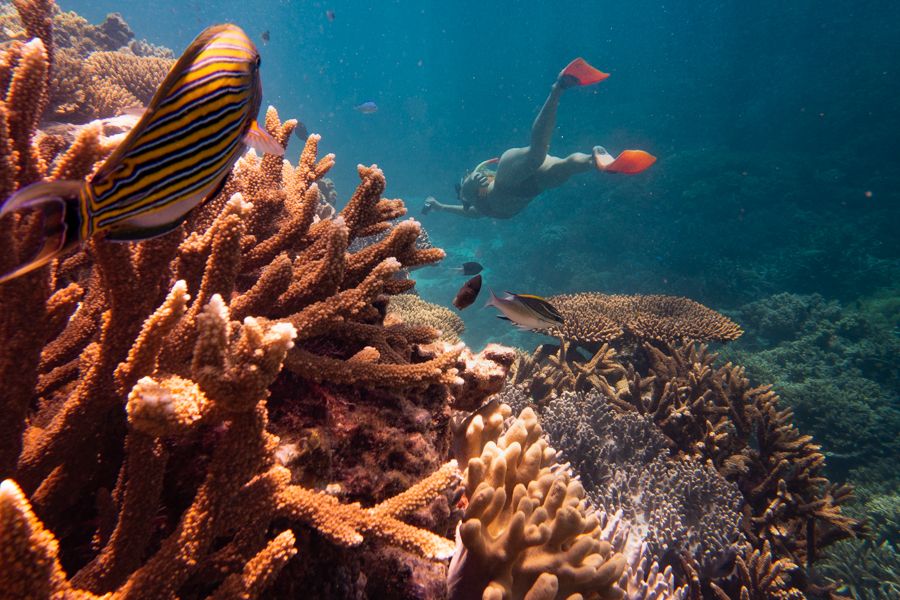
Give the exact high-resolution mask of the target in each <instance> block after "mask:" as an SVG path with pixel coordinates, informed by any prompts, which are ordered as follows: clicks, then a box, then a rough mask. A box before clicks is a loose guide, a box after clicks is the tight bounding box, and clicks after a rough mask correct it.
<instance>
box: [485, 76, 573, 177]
mask: <svg viewBox="0 0 900 600" xmlns="http://www.w3.org/2000/svg"><path fill="white" fill-rule="evenodd" d="M564 90H565V88H564V86H562V85H560V84H559V82H558V81H557V82H556V83H554V84H553V87H551V88H550V94H549V95H548V96H547V99H546V100H545V101H544V106H542V107H541V112H539V113H538V116H537V118H536V119H535V120H534V124H533V125H532V126H531V145H530V146H528V147H525V148H510V149H509V150H507V151H506V152H504V153H503V155H502V156H500V162H499V163H498V164H497V176H496V179H495V180H494V185H495V186H498V187H501V188H504V187H510V188H515V187H516V186H518V185H520V184H521V183H522V182H523V181H524V180H525V179H527V178H529V177H531V176H532V175H534V174H535V173H536V172H537V170H538V169H540V168H541V165H543V164H544V159H545V158H547V153H548V152H549V151H550V139H551V138H552V137H553V130H554V129H555V128H556V111H557V109H558V108H559V99H560V97H561V96H562V93H563V91H564Z"/></svg>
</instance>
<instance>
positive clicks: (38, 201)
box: [0, 181, 84, 283]
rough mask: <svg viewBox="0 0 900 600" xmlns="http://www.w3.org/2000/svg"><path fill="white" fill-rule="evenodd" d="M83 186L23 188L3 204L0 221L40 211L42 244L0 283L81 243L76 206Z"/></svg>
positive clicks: (55, 184) (63, 184)
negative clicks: (21, 212)
mask: <svg viewBox="0 0 900 600" xmlns="http://www.w3.org/2000/svg"><path fill="white" fill-rule="evenodd" d="M83 185H84V184H83V182H80V181H46V182H39V183H35V184H32V185H30V186H28V187H25V188H22V189H21V190H19V191H18V192H16V193H15V194H13V195H12V196H10V197H9V199H8V200H7V201H6V203H4V204H3V207H2V208H0V218H3V217H4V216H6V215H7V214H11V213H13V212H16V211H20V210H27V209H35V210H40V214H41V218H42V220H43V229H44V242H43V245H42V246H41V248H40V250H38V252H37V254H35V255H34V256H33V257H32V258H30V259H28V260H27V261H25V262H24V263H22V264H20V265H19V266H18V267H16V268H15V269H13V270H12V271H9V272H7V273H2V274H0V283H4V282H6V281H9V280H11V279H15V278H16V277H19V276H21V275H25V274H26V273H30V272H31V271H34V270H35V269H39V268H41V267H43V266H44V265H45V264H47V263H48V262H50V261H51V260H53V259H54V258H56V257H57V256H59V255H60V254H62V253H63V252H65V251H66V250H69V249H70V248H72V247H74V246H76V245H77V244H78V243H79V242H80V241H81V240H80V238H79V234H80V229H81V228H80V227H79V225H80V222H79V221H80V216H79V211H78V202H79V195H80V192H81V188H82V186H83Z"/></svg>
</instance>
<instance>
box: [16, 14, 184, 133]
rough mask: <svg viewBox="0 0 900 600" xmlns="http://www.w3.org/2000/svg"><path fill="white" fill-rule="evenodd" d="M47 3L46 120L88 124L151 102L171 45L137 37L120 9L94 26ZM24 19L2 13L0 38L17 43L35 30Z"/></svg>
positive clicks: (169, 64)
mask: <svg viewBox="0 0 900 600" xmlns="http://www.w3.org/2000/svg"><path fill="white" fill-rule="evenodd" d="M46 4H47V6H48V7H49V10H50V11H52V16H51V17H50V19H49V22H48V23H47V29H48V30H49V29H50V27H51V26H52V31H53V47H52V49H50V51H51V54H52V63H53V68H52V69H51V77H50V86H49V95H50V97H49V105H48V107H47V112H46V114H44V115H43V118H44V119H45V120H56V121H59V120H63V121H66V122H70V123H85V122H87V121H90V120H92V119H99V118H104V117H114V116H116V115H119V114H122V112H123V111H126V110H127V109H131V108H139V107H143V106H146V105H147V104H149V102H150V99H151V98H152V97H153V93H154V92H155V91H156V88H157V86H158V85H159V84H160V83H161V82H162V80H163V78H165V76H166V73H168V71H169V69H170V68H171V67H172V65H173V64H174V60H173V58H172V52H171V51H170V50H168V49H166V48H160V47H156V46H153V45H152V44H149V43H148V42H146V41H143V40H136V39H135V37H134V32H133V31H131V28H130V27H129V26H128V24H127V23H125V21H124V20H123V19H122V16H121V15H119V14H118V13H113V14H110V15H107V17H106V19H105V20H104V21H103V22H102V23H100V24H98V25H92V24H90V23H88V22H87V21H86V20H85V19H84V18H83V17H81V16H79V15H77V14H75V13H73V12H61V11H60V10H59V9H58V8H57V7H56V6H55V5H54V6H52V7H51V6H50V5H49V3H46ZM35 5H37V3H35ZM46 12H47V11H45V13H46ZM45 20H46V18H45ZM24 21H25V19H21V18H19V16H18V13H16V12H12V11H7V12H4V13H2V14H0V32H3V33H2V34H0V42H4V41H6V42H9V43H11V44H12V46H11V47H15V45H16V44H20V43H22V42H23V41H26V40H27V39H29V38H31V37H34V36H35V35H37V34H35V33H32V32H31V31H27V30H28V27H27V26H24V27H23V22H24ZM39 37H41V36H39ZM42 39H43V37H42ZM44 41H45V43H46V40H44ZM48 48H49V46H48Z"/></svg>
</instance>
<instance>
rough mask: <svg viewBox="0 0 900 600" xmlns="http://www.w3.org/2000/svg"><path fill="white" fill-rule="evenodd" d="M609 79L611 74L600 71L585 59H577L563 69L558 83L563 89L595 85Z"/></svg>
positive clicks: (557, 80)
mask: <svg viewBox="0 0 900 600" xmlns="http://www.w3.org/2000/svg"><path fill="white" fill-rule="evenodd" d="M607 77H609V73H604V72H603V71H599V70H597V69H595V68H594V67H592V66H591V65H589V64H588V62H587V61H586V60H584V59H583V58H580V57H579V58H576V59H575V60H573V61H572V62H570V63H569V64H568V65H566V68H565V69H563V70H562V71H561V72H560V74H559V77H558V78H557V79H556V82H557V83H558V84H559V86H560V87H561V88H563V89H568V88H570V87H575V86H578V85H593V84H595V83H599V82H601V81H603V80H604V79H606V78H607Z"/></svg>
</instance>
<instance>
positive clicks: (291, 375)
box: [0, 2, 513, 598]
mask: <svg viewBox="0 0 900 600" xmlns="http://www.w3.org/2000/svg"><path fill="white" fill-rule="evenodd" d="M21 8H22V10H23V15H24V16H25V17H26V18H23V22H25V23H26V24H28V23H37V24H38V25H40V24H41V23H44V22H49V14H50V8H51V5H49V4H41V3H37V2H35V3H26V2H23V3H21ZM28 11H31V12H28ZM43 33H44V34H45V35H46V36H47V41H46V42H43V41H42V40H41V39H34V40H32V41H29V42H27V43H25V44H13V45H11V46H10V47H9V48H7V50H6V53H5V54H4V57H3V60H2V62H3V64H5V65H10V67H11V68H10V71H9V77H7V78H5V79H4V80H3V81H2V82H0V83H2V84H3V86H4V87H3V98H4V101H3V103H2V104H0V117H2V118H0V148H2V149H3V152H2V153H0V156H2V157H3V160H2V161H0V195H2V196H3V197H6V196H7V195H8V194H9V193H11V192H12V191H14V190H15V189H17V188H18V187H21V186H23V185H26V184H28V183H30V182H32V181H34V180H36V179H38V178H41V177H46V178H49V179H54V178H62V177H65V178H79V177H85V176H88V175H89V174H90V173H91V171H92V169H93V167H94V165H95V164H96V163H97V162H98V161H101V160H103V158H104V156H105V155H106V153H108V152H109V151H110V150H111V147H110V145H108V144H104V143H102V142H101V140H100V131H99V130H98V128H95V127H88V128H85V129H83V130H82V131H80V132H79V134H78V137H77V138H76V139H75V141H74V142H73V144H72V145H71V146H70V147H66V146H65V145H63V146H62V147H59V148H55V150H53V151H52V152H49V151H48V150H47V148H46V147H45V146H42V145H41V141H42V139H43V138H41V137H40V136H38V135H36V132H37V125H38V122H39V120H40V117H41V109H42V108H43V107H44V106H45V105H46V102H47V98H48V89H49V78H48V72H49V68H48V67H49V64H50V62H51V56H50V54H49V52H48V50H52V48H53V46H52V45H51V43H50V37H49V28H47V30H46V31H43ZM293 125H294V122H292V121H287V122H285V123H282V122H281V121H280V119H279V118H278V115H277V113H276V112H275V111H274V109H271V108H270V109H269V111H268V113H267V117H266V127H267V129H268V131H269V133H270V134H271V135H272V136H273V137H274V138H275V139H276V140H278V141H279V142H280V143H281V144H282V145H286V143H287V139H288V138H289V136H290V135H291V132H292V129H293ZM318 141H319V138H318V136H310V137H309V139H308V140H307V144H306V146H305V148H304V150H303V152H302V154H301V156H300V159H299V161H298V163H297V164H296V166H291V165H286V164H285V162H284V161H282V159H281V158H280V157H275V156H269V155H266V156H263V157H257V156H255V155H254V154H252V153H251V154H249V155H247V156H245V157H244V158H243V159H241V160H240V161H239V164H238V165H237V166H236V168H235V170H234V173H233V174H232V176H231V177H230V179H229V180H228V182H227V184H226V186H225V190H224V191H223V192H222V193H221V194H219V195H218V196H217V197H216V198H213V199H211V200H210V201H209V202H207V203H206V204H204V205H203V206H202V207H200V208H198V209H196V210H195V211H194V212H193V213H192V214H191V216H190V218H189V219H188V221H187V222H186V223H185V224H184V225H183V226H182V227H180V228H179V229H178V230H176V231H174V232H172V233H171V234H168V235H165V236H162V237H160V238H157V239H154V240H150V241H145V242H140V243H135V244H109V243H106V242H104V241H103V240H101V239H94V240H91V241H90V242H89V243H88V244H86V246H85V247H84V248H83V249H80V250H79V251H77V252H75V253H73V254H71V255H69V256H67V257H65V258H63V259H61V260H58V261H54V262H53V263H52V264H50V265H48V266H46V267H44V268H42V269H39V270H36V271H35V272H33V273H30V274H28V275H25V276H23V277H20V278H18V279H15V280H12V281H10V282H7V283H4V284H3V285H2V286H0V306H2V314H3V318H2V319H0V334H2V335H3V337H4V339H5V340H6V342H5V343H4V344H3V345H2V347H0V380H2V381H3V382H4V387H5V394H4V400H3V404H4V410H3V411H2V415H0V431H2V434H3V439H4V440H8V443H5V444H4V445H3V446H2V448H0V475H2V477H4V478H8V480H7V481H6V482H4V483H3V484H2V489H0V536H2V537H3V539H4V551H3V553H2V554H0V562H2V564H0V574H2V575H0V579H3V581H2V582H0V584H2V587H4V589H9V590H13V591H18V592H21V593H22V595H25V596H28V595H30V594H38V595H40V594H41V593H46V594H49V595H53V594H56V595H67V596H72V597H94V596H98V597H99V596H102V595H105V594H110V595H112V596H126V595H127V596H129V597H144V598H160V597H172V596H175V595H178V596H179V597H184V598H192V597H204V596H207V595H214V596H216V597H245V598H250V597H258V596H259V595H260V594H261V593H265V594H266V597H275V598H277V597H294V596H296V594H297V593H298V590H300V589H302V590H304V592H305V593H306V594H308V595H310V596H313V597H315V596H320V597H347V596H358V595H373V596H374V595H379V594H381V595H380V597H409V596H412V595H415V594H416V593H417V592H416V590H417V589H418V588H417V586H419V585H420V582H421V581H427V580H435V579H437V580H441V579H442V576H443V572H444V570H445V568H446V567H445V566H444V565H443V564H441V563H436V562H434V559H439V558H443V557H446V556H448V555H449V554H450V551H451V550H452V547H453V544H452V542H450V541H449V540H448V539H446V537H445V536H446V535H447V534H448V533H449V532H450V529H451V523H450V518H451V510H450V506H451V502H452V495H453V493H454V491H453V488H454V486H455V484H456V482H457V481H458V479H459V473H458V470H457V468H456V466H455V464H454V463H452V462H450V463H447V461H446V457H447V454H448V452H449V445H450V440H449V416H450V409H451V406H452V405H453V404H454V403H455V402H456V401H457V400H459V402H460V403H461V404H464V405H469V404H478V403H481V402H482V401H483V400H484V398H485V397H486V396H487V395H490V394H492V393H494V392H496V391H498V390H499V388H500V387H501V385H502V383H503V380H504V378H505V374H506V369H507V367H508V365H509V364H510V363H511V362H512V358H513V357H512V354H511V352H509V351H506V352H504V351H502V350H500V349H493V350H490V351H485V352H484V353H482V354H480V355H473V354H472V353H471V352H468V351H465V352H464V349H463V348H462V347H461V346H459V345H458V346H452V345H449V344H445V343H442V342H439V341H437V340H436V332H435V331H434V330H433V329H431V328H428V327H421V326H413V325H406V324H393V325H385V323H384V317H385V307H386V305H387V303H388V296H390V295H392V294H396V293H399V292H402V291H404V290H406V289H408V288H409V286H410V285H411V282H409V281H404V280H397V279H394V275H395V273H396V272H397V271H398V270H399V269H400V268H401V267H404V266H417V265H420V264H426V263H428V262H433V261H435V260H437V259H439V258H441V257H442V256H443V253H442V252H441V251H440V250H438V249H433V248H432V249H425V250H420V249H417V247H416V244H415V242H416V239H417V238H418V236H419V233H420V227H419V225H418V224H417V223H415V222H414V221H401V222H399V223H398V224H396V225H392V224H391V222H390V220H391V219H395V218H397V217H399V216H401V215H402V214H403V212H404V211H405V209H404V207H403V203H402V202H401V201H399V200H386V199H383V198H382V197H381V194H382V192H383V190H384V185H385V181H384V176H383V174H382V173H381V171H380V170H378V169H377V167H374V166H373V167H360V168H359V172H360V177H361V183H360V185H359V187H358V188H357V190H356V192H355V193H354V195H353V197H352V198H351V199H350V200H349V202H348V203H347V204H346V206H345V207H344V209H343V210H342V211H341V213H340V215H338V216H336V217H335V218H333V219H322V220H319V221H318V222H315V223H314V221H315V218H314V217H315V214H316V211H317V207H318V205H319V202H320V198H319V192H318V186H317V185H316V183H315V182H316V181H317V180H320V179H321V178H322V177H323V175H325V173H327V171H328V169H329V168H330V167H331V165H332V164H333V162H334V157H333V156H331V155H327V156H325V157H324V158H322V159H318V158H317V147H318ZM377 231H387V235H386V236H385V238H384V239H383V240H382V241H380V242H378V243H375V244H371V245H369V246H367V247H366V248H365V249H363V250H360V251H358V252H354V253H349V252H348V251H347V248H348V244H349V242H350V241H351V240H353V239H354V238H356V237H358V236H360V235H367V234H371V233H373V232H377ZM39 232H40V223H39V221H38V220H37V219H35V218H34V215H31V214H28V213H21V214H20V213H16V214H10V215H6V216H4V217H3V219H2V221H0V250H2V251H0V269H4V270H5V268H6V267H7V266H9V265H8V264H7V263H9V264H10V265H11V264H16V261H17V260H18V259H19V258H22V257H24V256H27V255H29V254H30V253H32V252H33V251H34V248H35V247H36V245H37V244H38V243H39V242H40V240H39ZM494 359H496V360H497V361H500V362H496V361H495V360H494ZM295 552H296V553H297V554H298V556H300V557H302V559H301V560H296V559H293V558H292V556H293V555H294V553H295ZM326 569H327V570H328V572H329V573H333V574H334V576H333V577H329V578H324V579H323V578H322V577H320V574H321V572H323V571H324V570H326ZM367 582H370V583H369V584H367ZM390 586H393V587H391V588H390V589H391V591H390V595H389V596H385V595H384V594H383V593H382V592H383V591H384V590H386V589H387V588H388V587H390Z"/></svg>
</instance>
